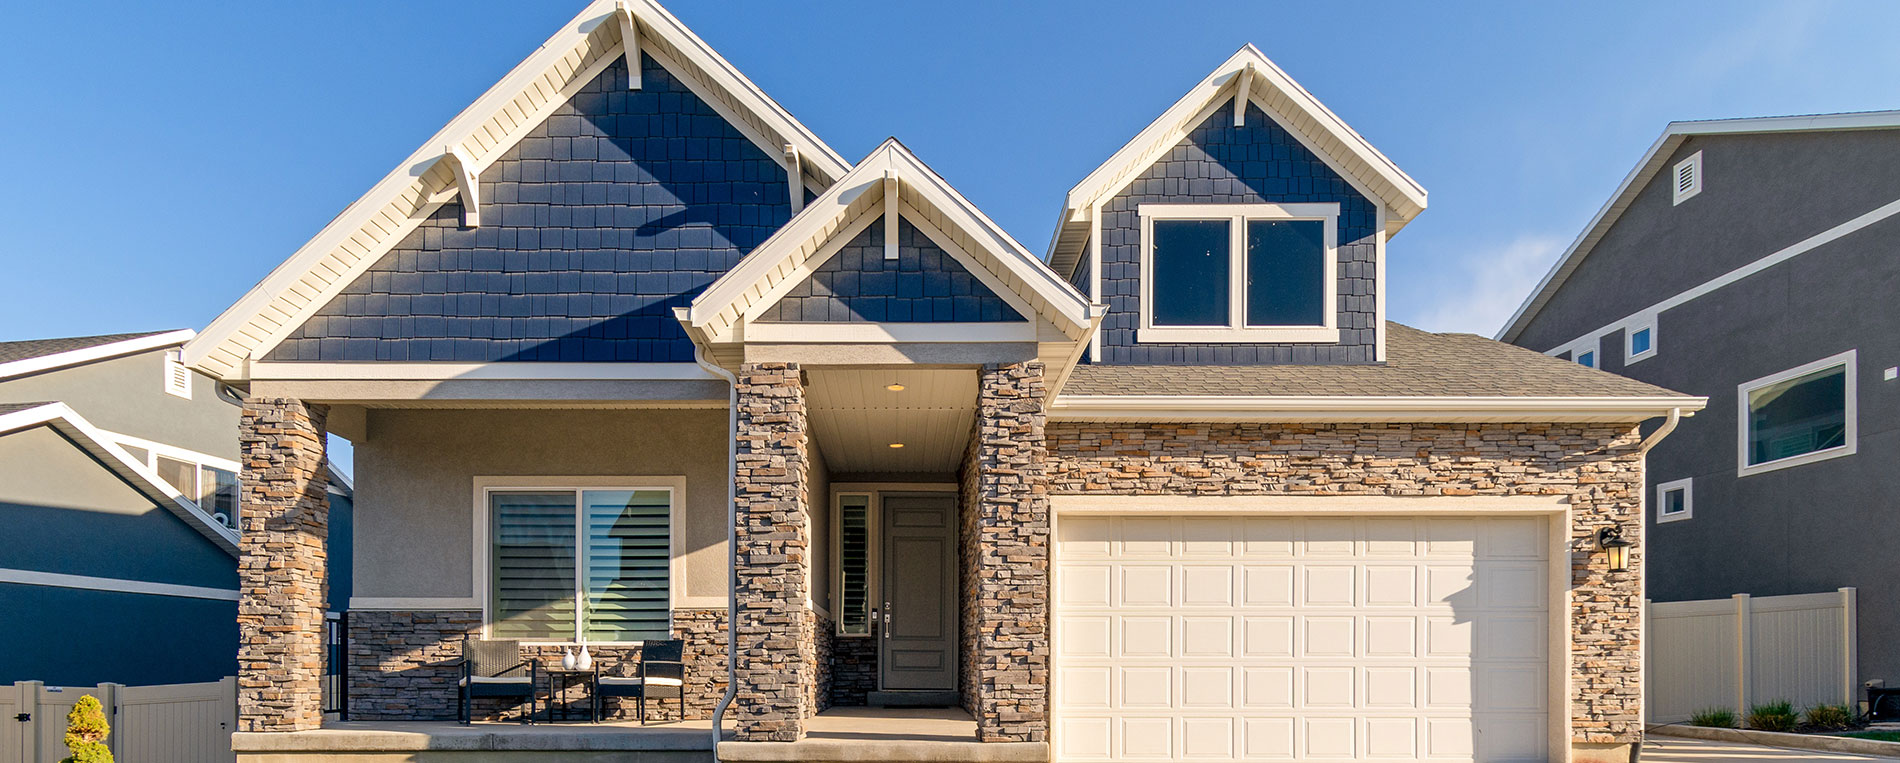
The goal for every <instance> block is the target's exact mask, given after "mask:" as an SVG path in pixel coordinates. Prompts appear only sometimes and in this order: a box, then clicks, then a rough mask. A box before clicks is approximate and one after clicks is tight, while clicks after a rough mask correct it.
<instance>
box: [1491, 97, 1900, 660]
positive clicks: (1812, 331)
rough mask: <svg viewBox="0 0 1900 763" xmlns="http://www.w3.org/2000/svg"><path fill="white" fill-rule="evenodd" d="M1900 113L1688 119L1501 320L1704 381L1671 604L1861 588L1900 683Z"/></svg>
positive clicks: (1667, 591)
mask: <svg viewBox="0 0 1900 763" xmlns="http://www.w3.org/2000/svg"><path fill="white" fill-rule="evenodd" d="M1897 212H1900V112H1893V111H1884V112H1866V113H1856V114H1824V115H1815V116H1796V117H1769V118H1759V119H1727V120H1717V121H1706V122H1676V123H1672V124H1670V125H1669V127H1668V129H1667V130H1666V131H1664V133H1663V135H1662V137H1661V138H1659V139H1658V140H1657V141H1656V143H1655V145H1653V146H1652V147H1651V148H1650V150H1649V152H1648V153H1647V154H1645V155H1644V156H1643V158H1642V160H1641V162H1639V163H1638V164H1637V166H1636V168H1635V169H1633V170H1632V171H1631V172H1630V174H1629V176H1628V177H1627V178H1626V179H1625V180H1624V181H1623V184H1622V186H1621V187H1619V188H1618V189H1617V191H1616V193H1615V195H1613V196H1612V197H1611V198H1610V200H1609V201H1608V202H1607V203H1606V204H1605V205H1604V207H1603V210H1602V211H1601V212H1599V213H1598V214H1597V217H1596V219H1594V220H1592V221H1591V223H1590V224H1589V226H1588V227H1587V228H1585V229H1584V231H1583V233H1582V234H1581V235H1579V236H1578V238H1577V240H1576V242H1575V243H1574V244H1572V245H1571V247H1570V249H1569V250H1568V251H1567V252H1565V253H1564V255H1563V256H1562V257H1561V258H1560V259H1559V260H1558V262H1557V264H1556V265H1555V266H1554V267H1553V268H1552V270H1551V272H1550V274H1549V275H1548V276H1546V277H1545V278H1544V281H1543V283H1542V284H1540V285H1539V287H1538V288H1537V290H1536V291H1535V292H1533V293H1532V294H1531V295H1530V296H1529V297H1528V298H1527V299H1526V300H1525V302H1524V305H1523V306H1522V307H1521V308H1520V309H1519V310H1518V312H1517V314H1516V315H1515V316H1513V317H1512V319H1511V321H1510V322H1509V323H1508V324H1506V325H1505V327H1504V328H1503V329H1502V330H1501V331H1500V332H1499V334H1498V338H1499V339H1502V340H1504V341H1507V342H1511V343H1513V344H1517V345H1521V346H1523V347H1527V348H1530V349H1533V350H1537V351H1539V352H1546V353H1549V354H1551V355H1554V356H1557V357H1560V358H1564V359H1568V360H1572V361H1575V362H1577V363H1579V364H1582V365H1586V366H1591V367H1594V368H1601V369H1603V370H1606V371H1610V372H1612V373H1616V374H1620V375H1623V376H1626V377H1629V378H1632V379H1638V380H1641V381H1645V382H1649V383H1651V384H1658V385H1663V386H1666V387H1668V388H1670V389H1678V390H1686V391H1688V392H1691V393H1694V394H1697V395H1702V396H1706V397H1708V399H1709V400H1710V407H1709V410H1707V411H1705V412H1704V413H1702V414H1701V415H1699V416H1697V417H1695V418H1694V419H1693V420H1690V421H1687V422H1684V423H1683V424H1682V426H1681V428H1680V429H1679V430H1677V433H1676V434H1675V435H1673V436H1671V437H1670V438H1669V440H1668V441H1667V442H1666V443H1664V444H1663V445H1662V446H1660V447H1658V448H1657V449H1656V451H1655V452H1654V453H1652V454H1651V456H1650V464H1651V468H1650V471H1649V477H1648V486H1647V493H1648V497H1649V507H1650V510H1649V512H1648V516H1647V517H1646V519H1645V522H1646V523H1647V525H1648V529H1647V531H1646V532H1647V535H1648V537H1649V540H1650V555H1649V560H1650V566H1649V580H1648V586H1649V595H1650V598H1651V599H1653V600H1654V601H1658V602H1669V601H1686V600H1698V599H1716V598H1726V597H1729V596H1731V595H1734V594H1751V595H1756V596H1761V595H1783V594H1805V593H1818V592H1829V591H1834V590H1835V589H1837V588H1841V587H1850V586H1851V587H1855V588H1857V589H1858V594H1857V598H1858V606H1857V609H1858V629H1857V630H1858V638H1857V641H1858V643H1859V644H1860V645H1861V648H1860V650H1859V657H1858V666H1859V671H1858V672H1859V675H1858V676H1848V680H1850V681H1852V682H1853V683H1855V684H1856V685H1858V684H1860V683H1861V682H1864V681H1884V682H1886V683H1887V684H1888V685H1895V684H1896V683H1900V652H1896V651H1895V650H1893V649H1892V648H1891V645H1892V644H1893V642H1894V639H1895V638H1900V590H1896V589H1894V588H1892V587H1889V586H1887V585H1886V584H1884V583H1882V582H1881V581H1882V580H1885V579H1887V576H1888V575H1889V574H1891V573H1892V571H1893V569H1894V567H1895V562H1894V552H1893V549H1894V548H1895V547H1896V545H1900V523H1896V522H1894V521H1893V520H1892V519H1890V518H1889V517H1888V516H1887V514H1886V512H1887V511H1888V510H1889V507H1890V506H1891V505H1892V504H1893V502H1894V499H1895V496H1897V495H1900V474H1897V473H1896V472H1895V470H1894V469H1893V463H1894V459H1895V458H1896V456H1897V455H1900V443H1897V442H1896V439H1895V438H1896V433H1897V432H1900V429H1896V422H1900V408H1896V405H1900V398H1897V397H1896V392H1900V381H1896V380H1895V377H1896V373H1900V372H1896V370H1895V365H1896V364H1900V338H1896V337H1895V336H1894V332H1892V331H1891V330H1890V327H1891V326H1894V325H1895V324H1896V323H1900V301H1896V300H1895V299H1894V294H1896V292H1897V290H1900V259H1896V256H1895V246H1894V244H1893V239H1890V238H1887V236H1889V235H1892V234H1895V233H1896V232H1900V220H1895V219H1894V215H1895V213H1897Z"/></svg>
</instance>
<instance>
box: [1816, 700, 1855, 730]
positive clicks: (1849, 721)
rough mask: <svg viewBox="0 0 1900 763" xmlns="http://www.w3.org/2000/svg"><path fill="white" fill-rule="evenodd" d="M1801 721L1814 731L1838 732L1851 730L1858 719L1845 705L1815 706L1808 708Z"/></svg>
mask: <svg viewBox="0 0 1900 763" xmlns="http://www.w3.org/2000/svg"><path fill="white" fill-rule="evenodd" d="M1802 720H1803V721H1805V722H1806V724H1807V727H1808V728H1811V729H1814V730H1816V731H1840V730H1842V729H1851V728H1853V727H1854V722H1855V721H1857V720H1859V718H1857V717H1855V714H1854V711H1853V710H1850V709H1848V707H1847V706H1846V705H1815V706H1814V707H1810V708H1808V712H1807V714H1806V715H1804V716H1803V717H1802Z"/></svg>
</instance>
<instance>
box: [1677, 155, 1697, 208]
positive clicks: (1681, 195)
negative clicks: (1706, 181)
mask: <svg viewBox="0 0 1900 763" xmlns="http://www.w3.org/2000/svg"><path fill="white" fill-rule="evenodd" d="M1671 191H1672V194H1673V198H1674V201H1673V202H1672V206H1673V205H1674V204H1681V203H1683V202H1685V201H1688V200H1689V198H1690V197H1692V196H1695V195H1696V194H1698V193H1701V192H1702V152H1701V151H1697V152H1695V153H1693V154H1690V155H1689V157H1688V158H1687V159H1683V160H1682V161H1680V162H1676V169H1675V172H1674V174H1673V175H1672V185H1671Z"/></svg>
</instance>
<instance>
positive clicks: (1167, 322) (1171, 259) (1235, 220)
mask: <svg viewBox="0 0 1900 763" xmlns="http://www.w3.org/2000/svg"><path fill="white" fill-rule="evenodd" d="M1138 211H1139V213H1140V216H1141V238H1142V260H1141V267H1142V272H1141V302H1142V306H1141V328H1140V330H1139V331H1138V332H1137V335H1136V339H1137V341H1142V342H1337V341H1339V328H1338V318H1337V310H1336V308H1335V303H1336V302H1337V301H1338V285H1337V279H1336V277H1335V276H1336V272H1337V267H1338V265H1337V256H1336V254H1335V251H1336V250H1337V248H1338V240H1337V238H1338V228H1339V205H1338V204H1143V205H1141V206H1140V208H1139V210H1138Z"/></svg>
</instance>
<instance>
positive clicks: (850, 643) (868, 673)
mask: <svg viewBox="0 0 1900 763" xmlns="http://www.w3.org/2000/svg"><path fill="white" fill-rule="evenodd" d="M874 691H877V624H875V623H873V624H872V625H871V635H870V636H869V637H865V636H833V637H832V639H831V706H832V707H863V706H864V705H865V703H867V702H869V701H870V695H871V692H874Z"/></svg>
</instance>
